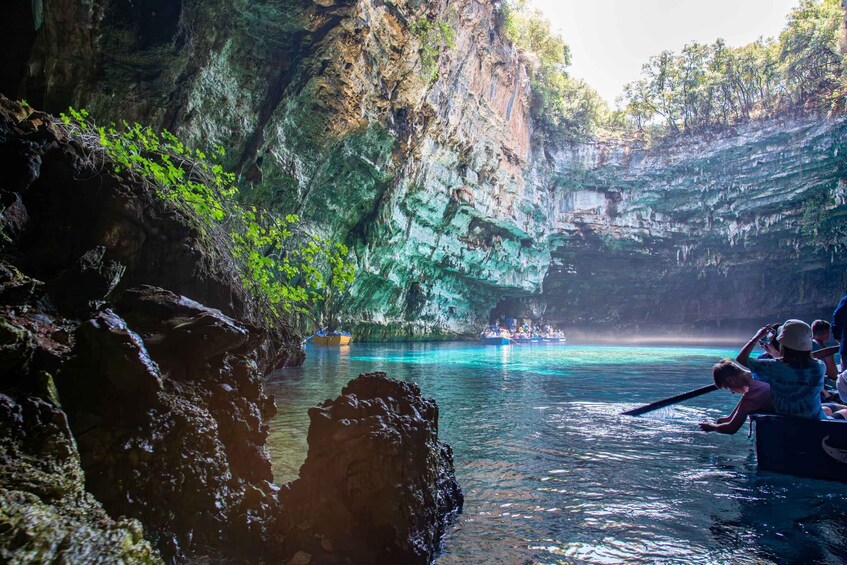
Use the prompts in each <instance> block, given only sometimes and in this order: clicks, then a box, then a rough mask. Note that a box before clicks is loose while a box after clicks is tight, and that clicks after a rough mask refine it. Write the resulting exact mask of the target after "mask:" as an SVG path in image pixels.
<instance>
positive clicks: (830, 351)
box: [812, 345, 838, 360]
mask: <svg viewBox="0 0 847 565" xmlns="http://www.w3.org/2000/svg"><path fill="white" fill-rule="evenodd" d="M836 353H838V346H837V345H833V346H832V347H823V348H821V349H818V350H817V351H812V359H819V360H820V359H824V358H825V357H832V356H833V355H835V354H836Z"/></svg>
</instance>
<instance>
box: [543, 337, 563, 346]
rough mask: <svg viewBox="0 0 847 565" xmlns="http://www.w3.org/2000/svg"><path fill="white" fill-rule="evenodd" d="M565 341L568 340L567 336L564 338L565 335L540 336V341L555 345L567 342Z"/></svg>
mask: <svg viewBox="0 0 847 565" xmlns="http://www.w3.org/2000/svg"><path fill="white" fill-rule="evenodd" d="M567 341H568V338H566V337H542V338H541V343H548V344H553V345H555V344H559V345H561V344H563V343H567Z"/></svg>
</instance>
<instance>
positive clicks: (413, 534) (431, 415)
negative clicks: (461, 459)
mask: <svg viewBox="0 0 847 565" xmlns="http://www.w3.org/2000/svg"><path fill="white" fill-rule="evenodd" d="M309 417H310V419H311V425H310V426H309V438H308V440H309V454H308V457H307V458H306V462H305V463H304V464H303V466H302V467H301V469H300V478H299V479H298V480H296V481H294V482H293V483H291V484H290V485H287V488H286V489H284V490H283V491H281V499H282V503H283V507H284V514H283V522H284V524H285V528H284V529H285V530H287V531H290V532H291V534H290V537H289V539H288V541H287V544H289V546H290V547H291V548H296V549H299V550H300V551H304V552H306V553H309V554H311V556H312V558H313V561H312V562H313V563H342V562H346V561H345V560H346V559H352V561H353V562H355V563H429V562H430V561H431V559H432V556H433V553H434V552H435V550H436V549H437V547H438V540H439V538H440V536H441V534H442V533H443V532H444V528H445V527H446V525H447V524H448V523H449V522H450V521H451V520H452V518H453V517H454V516H455V514H456V513H457V512H458V511H460V510H461V508H462V503H463V500H464V499H463V496H462V491H461V489H460V488H459V485H458V483H457V482H456V478H455V476H454V474H453V456H452V452H451V450H450V447H449V446H448V445H446V444H444V443H441V442H439V441H438V407H437V406H436V404H435V403H434V402H433V401H432V400H428V399H425V398H423V397H422V396H421V393H420V389H418V387H417V385H415V384H412V383H403V382H400V381H395V380H392V379H389V378H387V377H386V376H385V374H384V373H372V374H366V375H359V377H358V378H356V379H353V380H351V381H350V382H349V383H348V384H347V386H346V387H344V389H343V390H342V391H341V396H339V397H338V398H336V399H335V400H327V401H326V402H324V403H323V404H321V405H319V406H317V407H315V408H312V409H311V410H310V411H309Z"/></svg>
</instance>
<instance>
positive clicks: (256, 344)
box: [0, 96, 462, 563]
mask: <svg viewBox="0 0 847 565" xmlns="http://www.w3.org/2000/svg"><path fill="white" fill-rule="evenodd" d="M96 143H97V142H96V140H93V139H91V137H90V136H85V135H84V134H83V133H82V132H81V131H80V130H77V129H75V128H73V127H70V126H64V125H63V124H62V123H61V122H57V121H56V120H54V119H53V118H51V117H50V116H49V115H47V114H44V113H42V112H34V111H32V109H31V108H29V107H27V106H24V105H22V104H18V103H15V102H10V101H9V100H7V99H6V98H3V97H2V96H0V171H3V173H4V174H3V175H2V176H0V204H2V207H0V448H2V449H1V450H0V453H2V454H1V455H0V561H3V562H10V563H23V562H26V563H29V562H37V563H41V562H62V563H68V562H73V563H76V562H91V561H95V562H121V563H158V562H161V560H162V558H165V559H166V560H167V561H168V562H179V561H182V560H184V559H192V558H193V559H195V560H206V561H208V560H211V561H213V562H218V561H236V562H245V561H250V562H257V561H268V562H275V563H287V562H289V560H290V559H294V561H293V562H294V563H349V562H356V563H390V562H395V563H400V562H402V563H411V562H415V563H427V562H429V561H430V560H431V559H432V555H433V553H434V552H435V551H436V550H437V548H438V544H439V540H440V536H441V535H442V534H443V532H444V531H445V529H446V527H447V525H448V523H449V522H450V521H451V519H452V517H453V516H455V514H456V513H457V512H459V511H460V510H461V505H462V495H461V490H460V489H459V485H458V483H457V482H456V479H455V476H454V474H453V459H452V452H451V451H450V448H449V446H447V445H446V444H443V443H441V442H440V441H438V408H437V406H436V404H435V402H434V401H432V400H429V399H425V398H423V397H422V396H421V393H420V390H419V389H418V387H417V386H415V385H410V384H405V383H399V382H397V381H391V380H390V379H388V378H386V376H385V375H383V374H380V375H370V376H368V377H363V378H360V379H359V380H356V381H351V383H350V384H349V385H348V387H347V388H346V389H345V390H344V391H343V396H342V397H341V398H340V399H339V400H338V401H337V406H336V407H335V408H333V407H332V403H331V402H328V403H325V404H324V406H323V407H322V408H323V409H316V411H315V412H314V414H313V416H314V417H313V426H312V428H313V429H311V430H310V432H309V437H308V440H309V443H310V449H309V455H310V458H311V457H312V456H316V457H317V459H318V461H317V462H314V461H312V462H310V459H307V461H306V464H305V465H304V467H303V472H302V473H301V475H300V479H299V481H297V482H295V483H293V484H290V485H279V486H278V485H275V484H273V483H272V481H273V475H272V473H271V465H270V460H269V456H268V453H267V451H266V449H265V440H266V438H267V436H268V432H269V428H268V425H267V423H266V422H267V421H268V419H269V418H271V417H272V416H273V415H274V414H275V412H276V407H275V404H274V399H273V397H272V396H269V395H267V394H266V393H265V391H264V388H263V385H262V377H263V375H264V374H265V373H266V372H267V371H268V370H269V368H270V366H271V363H272V362H271V361H270V360H269V357H271V356H270V355H269V351H276V348H275V347H270V348H268V347H265V345H267V342H268V341H273V340H272V339H269V338H270V336H269V334H268V330H267V328H264V329H263V328H261V327H257V326H256V325H255V324H254V323H250V321H251V318H250V309H249V308H246V307H245V305H246V304H249V303H250V302H251V300H250V296H249V294H247V293H245V292H244V290H243V288H242V287H241V285H240V283H238V282H237V281H236V280H235V279H234V278H233V277H232V272H231V268H230V265H231V262H227V261H221V259H223V257H221V254H225V253H226V252H225V251H224V252H221V251H220V249H218V248H217V247H216V245H215V244H214V243H213V241H212V240H211V239H210V238H209V236H210V231H211V229H210V228H209V226H204V225H202V224H200V223H198V221H197V219H196V218H192V217H191V216H189V215H187V214H186V213H184V211H183V210H181V209H180V208H179V206H177V205H175V204H174V203H173V202H172V201H171V200H169V199H167V198H162V197H161V196H160V195H158V194H157V193H156V191H155V190H153V188H152V187H151V185H150V184H149V182H148V181H147V180H146V179H144V178H143V177H142V176H140V175H136V174H133V173H130V172H128V171H127V170H126V169H125V167H122V166H120V165H119V163H118V162H115V161H112V160H110V158H109V157H108V156H107V155H104V154H103V152H102V150H101V149H100V148H99V146H97V145H96ZM230 259H231V258H230ZM162 287H167V288H162ZM171 289H173V290H177V291H179V292H180V293H184V295H181V294H177V293H175V292H173V291H172V290H171ZM192 298H202V299H203V300H204V301H206V302H207V304H210V306H205V305H203V304H200V303H199V302H197V301H195V300H194V299H192ZM222 310H223V311H225V312H231V313H234V314H233V315H235V314H237V315H238V316H239V318H238V319H236V318H235V317H232V316H230V315H227V314H226V313H224V312H223V311H222ZM252 321H253V322H256V323H258V321H257V320H255V319H254V320H252ZM282 333H284V332H282ZM277 337H279V338H281V339H282V340H283V341H287V342H289V345H290V344H291V342H293V344H294V345H295V346H296V347H295V348H293V349H294V354H295V355H296V354H297V352H299V349H300V341H299V338H297V337H292V336H290V335H282V334H277ZM289 352H291V350H289ZM282 355H283V356H284V355H285V352H284V351H282ZM289 360H290V358H289ZM341 438H344V439H343V440H342V439H341ZM327 461H330V462H331V463H332V465H327V464H326V462H327ZM353 470H355V472H353ZM350 493H358V494H359V495H360V498H356V499H355V500H356V503H355V504H353V505H349V504H347V503H348V502H349V500H350ZM377 500H378V503H377V502H375V503H374V506H373V507H372V508H371V507H369V506H368V505H367V504H364V505H363V504H362V501H365V502H367V501H377ZM377 508H379V511H377V510H376V509H377ZM316 509H317V510H316ZM342 509H343V512H342V511H341V510H342ZM397 509H402V512H398V511H397ZM110 516H111V518H110ZM122 516H126V517H128V519H127V518H120V519H112V518H118V517H122ZM306 524H308V527H307V526H306ZM363 529H364V530H363ZM365 534H368V535H365ZM145 540H149V541H145ZM154 548H155V549H154Z"/></svg>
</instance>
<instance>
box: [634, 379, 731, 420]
mask: <svg viewBox="0 0 847 565" xmlns="http://www.w3.org/2000/svg"><path fill="white" fill-rule="evenodd" d="M713 390H718V387H716V386H715V385H713V384H712V385H708V386H704V387H700V388H695V389H694V390H689V391H688V392H685V393H682V394H677V395H676V396H671V397H670V398H665V399H662V400H657V401H656V402H652V403H650V404H647V405H644V406H639V407H638V408H633V409H632V410H627V411H626V412H623V415H624V416H640V415H641V414H644V413H646V412H652V411H653V410H658V409H659V408H664V407H665V406H671V405H672V404H677V403H679V402H682V401H684V400H688V399H690V398H695V397H698V396H701V395H704V394H707V393H710V392H712V391H713Z"/></svg>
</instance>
